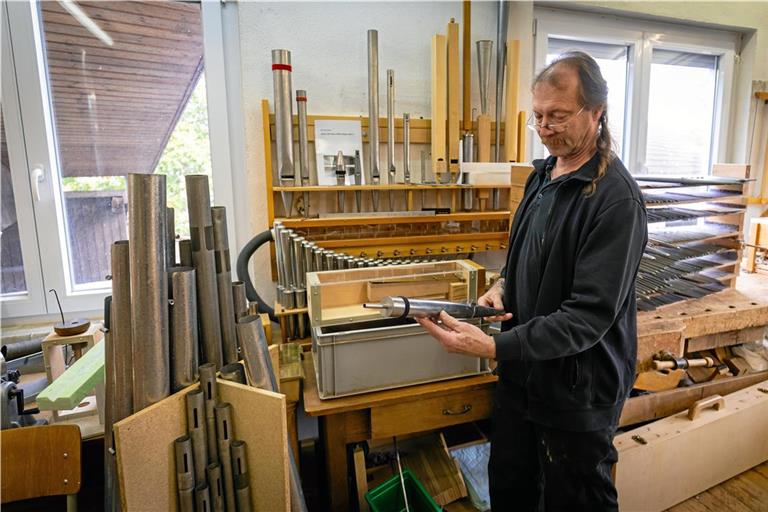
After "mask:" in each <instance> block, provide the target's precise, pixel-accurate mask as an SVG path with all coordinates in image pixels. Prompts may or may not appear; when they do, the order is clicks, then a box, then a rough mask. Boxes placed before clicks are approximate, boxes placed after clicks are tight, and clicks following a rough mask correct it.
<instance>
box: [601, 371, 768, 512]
mask: <svg viewBox="0 0 768 512" xmlns="http://www.w3.org/2000/svg"><path fill="white" fill-rule="evenodd" d="M764 388H765V383H762V384H756V385H754V386H751V387H749V388H747V389H744V390H742V391H738V392H736V393H732V394H730V395H728V396H726V397H725V407H724V408H721V409H720V410H714V409H706V410H703V411H701V413H700V414H699V416H698V417H697V418H696V419H694V420H690V419H689V418H688V413H687V412H682V413H679V414H676V415H674V416H670V417H669V418H665V419H663V420H660V421H657V422H655V423H652V424H650V425H646V426H644V427H641V428H638V429H635V430H632V431H629V432H626V433H624V434H620V435H618V436H616V438H615V440H614V445H615V446H616V449H617V450H618V451H619V462H618V464H617V466H616V488H617V490H618V492H619V507H620V508H621V510H644V511H653V510H664V509H667V508H669V507H671V506H672V505H675V504H677V503H680V502H681V501H684V500H685V499H687V498H690V497H691V496H694V495H696V494H697V493H699V492H702V491H704V490H706V489H709V488H710V487H712V486H714V485H717V484H718V483H720V482H723V481H725V480H727V479H729V478H731V477H732V476H734V475H737V474H739V473H741V472H743V471H746V470H747V469H749V468H752V467H754V466H757V465H758V464H760V463H762V462H764V461H766V460H768V436H767V435H765V427H766V425H768V394H767V393H765V392H763V391H760V389H764ZM736 433H738V435H734V434H736ZM635 436H640V437H642V439H643V440H645V442H646V444H641V443H639V442H637V441H635V440H633V437H635Z"/></svg>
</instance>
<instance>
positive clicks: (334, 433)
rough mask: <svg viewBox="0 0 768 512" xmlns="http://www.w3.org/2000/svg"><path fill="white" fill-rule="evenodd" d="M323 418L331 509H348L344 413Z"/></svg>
mask: <svg viewBox="0 0 768 512" xmlns="http://www.w3.org/2000/svg"><path fill="white" fill-rule="evenodd" d="M322 420H323V427H324V428H323V434H322V435H323V444H324V448H325V471H326V477H327V481H328V499H329V502H330V503H329V510H331V511H336V510H340V511H341V510H348V509H349V486H348V485H347V474H348V468H347V444H346V441H345V437H344V434H345V432H344V424H345V421H344V415H343V414H332V415H330V416H323V417H322Z"/></svg>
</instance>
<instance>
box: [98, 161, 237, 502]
mask: <svg viewBox="0 0 768 512" xmlns="http://www.w3.org/2000/svg"><path fill="white" fill-rule="evenodd" d="M127 181H128V217H129V219H130V222H129V240H120V241H117V242H115V243H114V244H113V246H112V300H111V305H110V306H109V311H107V312H105V313H106V314H108V315H109V316H110V317H111V321H110V328H109V336H108V337H107V340H106V341H107V343H108V347H107V355H108V356H107V359H106V378H107V398H106V401H107V403H108V404H111V407H110V408H109V413H108V414H107V418H106V422H105V423H106V424H105V429H106V431H107V432H108V433H109V432H111V429H112V425H113V424H114V423H115V422H117V421H120V420H121V419H123V418H125V417H127V416H129V415H131V414H133V413H135V412H138V411H140V410H142V409H144V408H145V407H147V406H149V405H151V404H154V403H156V402H159V401H160V400H162V399H163V398H165V397H167V396H168V395H169V394H170V393H172V392H176V391H179V390H181V389H183V388H185V387H187V386H190V385H192V384H194V383H195V382H196V381H197V378H198V375H197V369H198V365H199V364H202V363H210V364H212V365H213V368H214V370H217V369H219V368H221V367H222V366H223V365H224V364H228V363H234V362H237V360H238V359H239V356H238V341H237V334H236V329H235V322H236V320H237V318H239V317H242V316H245V315H246V314H248V309H249V305H248V302H247V299H246V297H245V286H244V284H243V283H241V282H235V283H233V282H232V277H231V271H230V258H229V247H228V236H227V224H226V212H225V209H224V208H223V207H213V208H212V207H211V204H210V195H209V188H208V177H207V176H204V175H188V176H186V188H187V206H188V210H189V226H190V235H191V237H190V240H181V241H180V242H179V251H178V256H179V261H178V262H177V260H176V250H175V246H176V233H175V227H174V224H175V223H174V220H175V215H174V211H173V209H171V208H167V207H166V181H165V176H163V175H159V174H129V175H128V180H127ZM177 265H180V266H177ZM198 343H199V345H198ZM201 348H202V350H201ZM106 438H107V439H108V440H110V442H108V443H105V457H106V464H105V468H106V469H105V471H106V475H105V476H106V485H107V492H106V498H105V506H106V508H107V510H114V509H115V508H116V507H117V506H118V502H119V500H118V499H117V497H116V494H117V490H116V486H115V485H114V475H115V457H114V453H115V452H114V446H112V442H111V435H108V436H107V437H106Z"/></svg>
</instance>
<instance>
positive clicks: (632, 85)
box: [533, 6, 739, 172]
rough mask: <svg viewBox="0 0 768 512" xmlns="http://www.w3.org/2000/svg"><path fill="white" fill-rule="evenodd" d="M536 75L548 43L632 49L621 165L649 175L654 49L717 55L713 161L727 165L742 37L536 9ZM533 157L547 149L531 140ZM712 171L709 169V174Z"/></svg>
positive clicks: (608, 15) (725, 33) (705, 30)
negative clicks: (553, 40)
mask: <svg viewBox="0 0 768 512" xmlns="http://www.w3.org/2000/svg"><path fill="white" fill-rule="evenodd" d="M534 18H535V23H536V30H535V34H534V39H535V41H534V66H535V72H538V71H539V70H541V69H542V68H543V67H544V65H545V60H546V56H547V47H548V43H547V41H548V39H549V37H557V38H563V39H574V40H583V41H592V42H598V43H607V44H618V45H622V46H628V47H629V54H628V58H627V60H628V69H627V77H628V78H627V102H626V110H627V111H626V113H625V117H624V125H625V134H626V137H625V139H624V142H625V144H624V147H623V151H622V153H623V154H622V155H621V156H622V160H623V161H624V163H625V164H626V166H627V168H628V169H629V170H630V172H638V170H641V171H643V172H644V171H645V153H646V148H647V138H648V133H647V122H645V120H647V119H648V97H649V91H650V85H651V82H650V77H651V58H652V51H653V49H654V48H658V49H664V50H677V51H684V52H692V53H700V54H707V55H715V56H717V57H718V73H717V83H716V93H715V120H714V121H713V126H714V133H713V137H712V147H711V150H710V151H711V152H710V160H711V162H712V163H715V162H721V161H725V159H726V155H727V150H728V145H729V144H730V143H731V141H730V138H729V130H728V122H729V119H730V112H731V103H732V94H733V80H734V62H735V59H736V50H737V48H738V41H739V36H738V34H736V33H734V32H729V31H725V30H714V29H708V28H697V27H691V26H687V25H677V24H673V23H666V22H656V21H647V20H640V19H634V18H625V17H619V16H615V15H611V14H595V13H584V12H577V11H569V10H564V9H551V8H546V7H540V6H537V7H535V9H534ZM533 139H534V140H533V148H534V155H536V154H541V152H542V150H543V146H542V145H541V142H540V141H539V140H538V138H536V137H534V138H533ZM710 171H711V169H710Z"/></svg>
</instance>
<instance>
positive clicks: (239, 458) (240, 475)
mask: <svg viewBox="0 0 768 512" xmlns="http://www.w3.org/2000/svg"><path fill="white" fill-rule="evenodd" d="M230 448H231V450H232V477H233V479H234V483H235V499H236V501H237V510H238V511H240V510H242V511H248V510H250V509H251V489H250V486H249V482H248V479H249V474H248V457H247V453H246V448H247V447H246V444H245V441H240V440H237V441H232V444H231V445H230Z"/></svg>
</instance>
